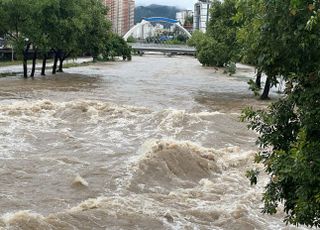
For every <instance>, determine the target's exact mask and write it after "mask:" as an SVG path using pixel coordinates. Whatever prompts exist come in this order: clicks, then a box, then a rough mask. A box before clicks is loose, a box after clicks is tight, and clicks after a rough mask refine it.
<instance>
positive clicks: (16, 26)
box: [0, 0, 129, 77]
mask: <svg viewBox="0 0 320 230" xmlns="http://www.w3.org/2000/svg"><path fill="white" fill-rule="evenodd" d="M106 14H107V8H106V6H105V5H104V4H103V3H102V1H101V0H68V1H65V0H23V1H21V0H0V35H1V36H5V38H6V39H7V40H8V41H9V42H10V43H11V45H12V46H13V48H14V49H15V52H16V53H17V54H18V55H19V56H21V57H23V60H24V62H23V63H24V76H25V77H27V60H28V58H29V56H28V53H29V50H30V49H32V51H33V63H35V59H36V58H37V54H40V55H41V56H42V57H43V60H44V61H43V63H44V64H43V68H42V74H44V72H45V71H44V70H45V64H46V59H47V57H48V56H49V54H50V53H53V55H54V65H53V73H55V72H56V69H57V63H58V61H59V62H60V64H59V69H58V70H59V71H62V68H63V62H64V60H65V59H66V58H68V57H77V56H79V55H82V54H84V53H85V54H90V55H91V56H93V58H94V59H96V58H97V57H98V55H99V54H101V53H104V52H105V49H106V47H108V46H107V45H106V44H107V43H108V39H110V38H113V37H112V36H111V34H112V32H111V31H110V28H111V23H110V22H109V21H108V20H107V19H106ZM119 44H120V46H122V47H121V48H118V49H123V50H124V51H122V52H121V55H122V54H123V53H125V52H127V53H128V51H127V50H128V46H127V44H126V43H124V42H121V43H119ZM127 53H126V56H129V55H128V54H127ZM34 70H35V65H34V66H33V70H32V74H31V76H33V74H34Z"/></svg>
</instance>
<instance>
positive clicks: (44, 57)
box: [41, 54, 47, 76]
mask: <svg viewBox="0 0 320 230" xmlns="http://www.w3.org/2000/svg"><path fill="white" fill-rule="evenodd" d="M46 66H47V54H44V55H43V61H42V69H41V75H42V76H46Z"/></svg>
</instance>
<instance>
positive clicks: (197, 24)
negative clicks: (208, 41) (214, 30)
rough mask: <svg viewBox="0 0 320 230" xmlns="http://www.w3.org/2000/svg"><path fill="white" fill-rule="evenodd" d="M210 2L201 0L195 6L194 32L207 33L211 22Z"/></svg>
mask: <svg viewBox="0 0 320 230" xmlns="http://www.w3.org/2000/svg"><path fill="white" fill-rule="evenodd" d="M210 7H211V1H210V0H199V1H198V2H197V3H196V4H195V5H194V15H193V30H200V31H202V32H206V31H207V24H208V22H209V20H210Z"/></svg>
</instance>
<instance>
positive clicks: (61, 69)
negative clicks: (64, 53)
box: [58, 58, 64, 73]
mask: <svg viewBox="0 0 320 230" xmlns="http://www.w3.org/2000/svg"><path fill="white" fill-rule="evenodd" d="M63 62H64V58H59V69H58V72H60V73H62V72H63Z"/></svg>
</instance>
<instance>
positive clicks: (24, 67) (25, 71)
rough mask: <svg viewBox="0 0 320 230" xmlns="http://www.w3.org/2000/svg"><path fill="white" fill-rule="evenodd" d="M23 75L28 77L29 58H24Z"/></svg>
mask: <svg viewBox="0 0 320 230" xmlns="http://www.w3.org/2000/svg"><path fill="white" fill-rule="evenodd" d="M23 77H24V78H28V59H27V58H25V57H24V58H23Z"/></svg>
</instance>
